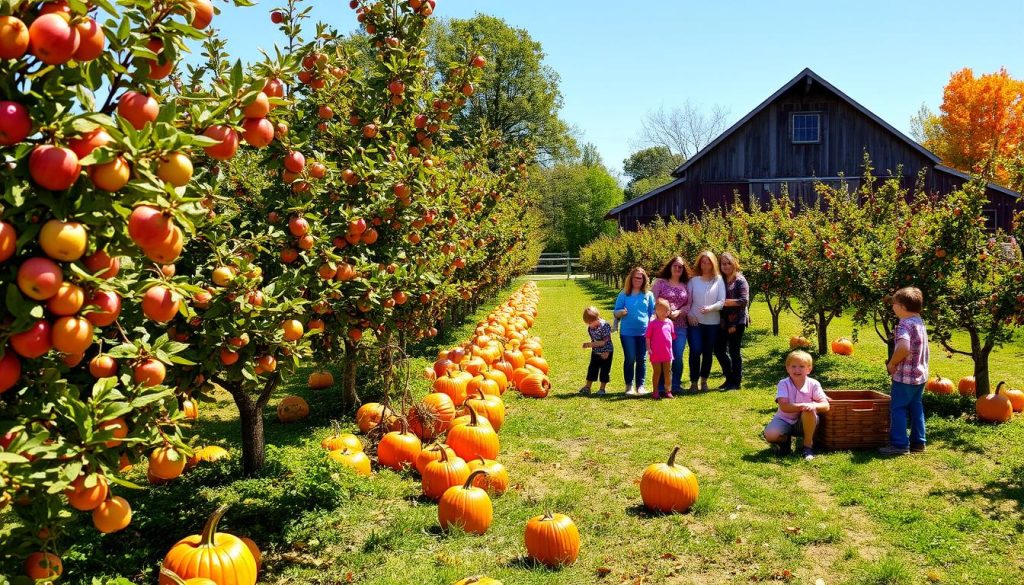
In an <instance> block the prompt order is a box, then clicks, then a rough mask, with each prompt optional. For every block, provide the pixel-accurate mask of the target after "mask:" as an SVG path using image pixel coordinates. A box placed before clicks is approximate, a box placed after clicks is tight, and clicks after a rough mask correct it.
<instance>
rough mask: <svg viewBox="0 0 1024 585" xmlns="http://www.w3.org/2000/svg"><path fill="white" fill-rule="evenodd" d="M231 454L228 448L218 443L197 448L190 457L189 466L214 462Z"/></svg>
mask: <svg viewBox="0 0 1024 585" xmlns="http://www.w3.org/2000/svg"><path fill="white" fill-rule="evenodd" d="M229 456H230V454H229V453H228V450H227V449H225V448H224V447H220V446H218V445H207V446H206V447H200V448H199V449H196V450H195V451H194V452H193V453H192V456H191V457H189V458H188V467H195V466H196V465H199V464H200V463H214V462H216V461H220V460H221V459H227V458H228V457H229Z"/></svg>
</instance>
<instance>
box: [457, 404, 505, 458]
mask: <svg viewBox="0 0 1024 585" xmlns="http://www.w3.org/2000/svg"><path fill="white" fill-rule="evenodd" d="M469 418H470V422H469V424H467V425H458V426H455V427H452V429H451V430H450V431H448V437H447V438H446V439H445V443H448V445H449V446H451V448H452V449H454V450H455V453H457V454H458V456H459V457H462V458H463V459H466V460H469V459H476V458H477V457H483V458H484V459H497V458H498V450H499V441H498V433H496V432H494V428H493V427H491V425H490V424H481V423H480V420H479V417H478V415H477V413H476V410H474V409H472V408H470V409H469Z"/></svg>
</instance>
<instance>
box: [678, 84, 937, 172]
mask: <svg viewBox="0 0 1024 585" xmlns="http://www.w3.org/2000/svg"><path fill="white" fill-rule="evenodd" d="M812 81H813V82H816V83H819V84H821V86H822V87H824V88H825V89H827V90H829V91H830V92H832V93H834V94H835V95H836V96H837V97H838V98H839V99H841V100H843V101H845V102H846V103H848V104H849V105H850V106H852V107H853V108H854V109H856V110H857V111H859V112H860V113H862V114H864V115H865V116H867V117H868V118H870V119H871V120H873V121H874V122H876V123H877V124H878V125H880V126H882V127H883V128H885V129H886V130H888V131H889V132H892V133H893V135H895V136H896V138H898V139H900V140H902V141H903V142H906V143H907V144H908V145H909V146H910V147H911V148H913V149H915V150H917V151H918V152H920V153H921V154H922V155H924V156H925V157H926V158H928V159H929V160H931V161H932V162H933V163H935V164H939V163H940V162H941V160H940V159H939V157H938V156H936V155H935V153H933V152H932V151H930V150H928V149H927V148H925V147H923V146H921V145H920V144H918V143H917V142H916V141H914V140H912V139H910V138H908V137H907V136H906V135H905V134H903V133H902V132H900V131H899V130H897V129H896V128H894V127H892V126H891V125H890V124H889V123H888V122H886V121H885V120H883V119H881V118H879V117H878V116H877V115H875V114H874V112H872V111H871V110H869V109H867V108H865V107H864V106H862V105H860V104H859V103H857V102H856V101H854V100H853V98H851V97H850V96H848V95H846V94H845V93H843V92H841V91H839V90H838V89H837V88H836V87H835V86H834V85H832V84H831V83H829V82H827V81H825V80H824V79H822V77H821V76H820V75H818V74H817V73H815V72H814V71H811V69H810V68H806V69H804V70H803V71H801V72H800V73H799V74H797V76H796V77H794V78H793V79H790V80H789V81H788V82H787V83H786V84H785V85H783V86H782V87H780V88H779V89H778V91H776V92H775V93H773V94H772V95H770V96H769V97H768V99H766V100H764V101H763V102H761V104H760V105H758V106H757V107H756V108H754V109H753V110H751V111H750V113H748V114H747V115H746V116H743V118H741V119H740V121H739V122H736V123H735V124H733V125H732V126H730V127H729V129H728V130H726V131H725V132H722V133H721V134H720V135H719V136H718V138H715V139H714V140H713V141H711V144H708V145H707V146H705V147H704V148H702V149H700V152H698V153H697V154H695V155H693V156H692V157H690V158H689V159H688V160H687V161H686V162H684V163H683V164H681V165H679V167H678V168H677V169H676V170H674V171H672V175H673V176H676V177H678V176H680V174H681V173H683V172H685V171H686V169H688V168H690V166H691V165H693V163H695V162H697V161H698V160H700V159H701V158H703V157H704V155H705V154H707V153H708V152H710V151H712V150H714V149H715V147H717V146H718V145H719V144H720V143H721V142H722V141H724V140H725V139H726V138H728V137H729V135H731V134H732V133H733V132H735V131H736V130H738V129H739V128H741V127H742V126H743V125H744V124H746V123H747V122H749V121H750V119H751V118H753V117H754V116H756V115H758V114H759V113H760V112H761V111H762V110H764V109H765V108H767V107H768V106H769V104H771V103H772V102H774V101H775V100H777V99H778V98H779V97H780V96H782V95H783V94H784V93H786V92H787V91H789V90H790V89H792V88H793V87H795V86H796V85H797V84H799V83H801V82H803V83H810V82H812Z"/></svg>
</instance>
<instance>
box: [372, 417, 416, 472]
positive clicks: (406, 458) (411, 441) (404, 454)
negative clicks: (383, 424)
mask: <svg viewBox="0 0 1024 585" xmlns="http://www.w3.org/2000/svg"><path fill="white" fill-rule="evenodd" d="M422 448H423V444H422V443H420V438H419V437H417V436H416V435H415V434H413V433H410V432H409V429H408V426H407V425H403V429H402V430H401V431H391V432H390V433H387V434H386V435H384V437H382V438H381V440H380V443H378V444H377V462H378V463H380V464H381V465H383V466H385V467H390V468H391V469H394V470H395V471H401V470H402V469H403V468H404V467H412V466H413V465H414V464H415V463H416V456H417V455H419V454H420V450H421V449H422Z"/></svg>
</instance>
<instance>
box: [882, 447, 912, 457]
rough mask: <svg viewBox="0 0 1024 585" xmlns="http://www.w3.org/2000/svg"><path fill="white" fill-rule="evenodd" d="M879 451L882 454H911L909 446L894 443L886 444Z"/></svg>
mask: <svg viewBox="0 0 1024 585" xmlns="http://www.w3.org/2000/svg"><path fill="white" fill-rule="evenodd" d="M878 452H879V453H880V454H882V455H909V454H910V448H909V447H894V446H892V445H886V446H885V447H882V448H881V449H879V450H878Z"/></svg>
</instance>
